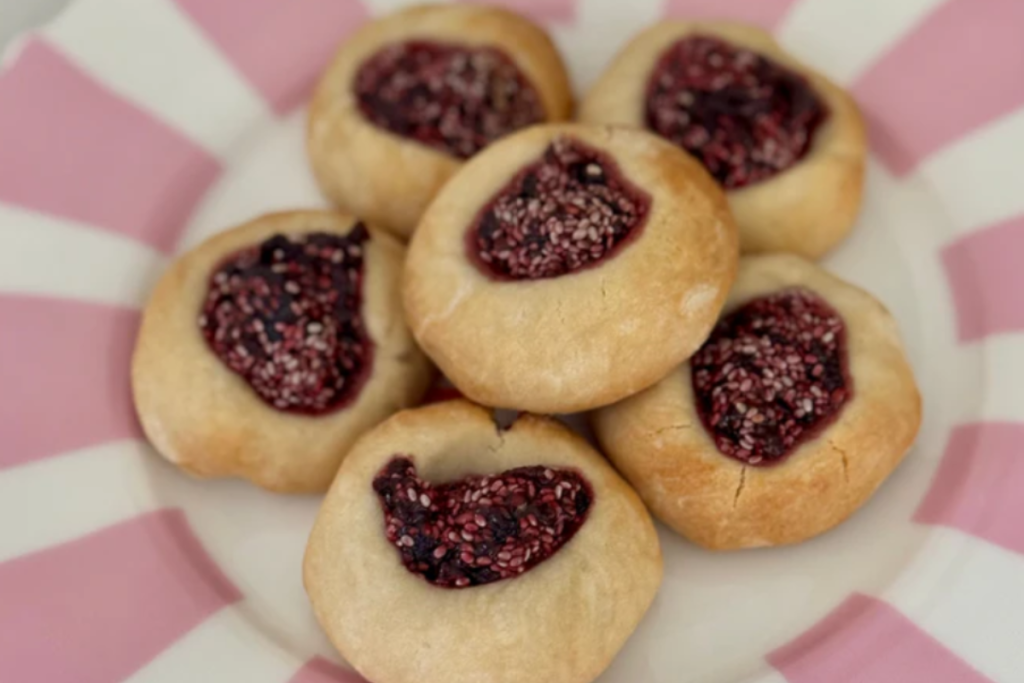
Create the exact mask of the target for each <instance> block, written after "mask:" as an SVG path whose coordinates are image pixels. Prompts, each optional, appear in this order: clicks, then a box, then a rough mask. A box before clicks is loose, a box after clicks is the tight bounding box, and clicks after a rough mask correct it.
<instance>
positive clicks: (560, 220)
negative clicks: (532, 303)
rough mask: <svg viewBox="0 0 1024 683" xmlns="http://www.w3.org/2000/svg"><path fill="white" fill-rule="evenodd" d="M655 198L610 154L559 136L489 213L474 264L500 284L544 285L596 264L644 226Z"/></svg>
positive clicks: (471, 241)
mask: <svg viewBox="0 0 1024 683" xmlns="http://www.w3.org/2000/svg"><path fill="white" fill-rule="evenodd" d="M650 203H651V200H650V196H649V195H648V194H647V193H646V192H644V191H643V190H641V189H640V188H638V187H635V186H634V185H633V184H632V183H630V182H629V181H628V180H627V179H626V178H625V177H624V176H623V174H622V173H621V172H620V171H619V168H618V164H616V163H615V161H614V160H613V159H612V158H611V157H609V156H608V155H607V154H605V153H604V152H601V151H600V150H597V149H594V148H592V147H590V146H588V145H586V144H584V143H582V142H580V141H579V140H575V139H572V138H570V137H559V138H556V139H555V140H554V141H553V142H552V143H551V144H550V145H549V146H548V148H547V149H546V150H545V152H544V154H543V156H542V157H541V158H540V159H539V160H538V161H536V162H534V163H532V164H530V165H528V166H526V167H525V168H524V169H522V170H521V171H520V172H519V173H518V174H517V175H516V176H515V177H514V178H513V179H512V180H511V181H510V182H509V183H508V184H507V185H506V186H505V187H504V188H502V189H501V190H499V191H498V193H497V195H496V196H495V197H494V198H493V199H492V200H491V202H490V203H489V204H488V205H487V206H485V207H484V208H483V210H482V211H481V212H480V214H479V216H478V217H477V219H476V222H475V223H474V225H473V226H472V227H471V228H470V230H469V232H468V233H467V248H468V251H469V255H470V258H471V260H472V261H473V262H474V263H476V265H477V267H478V268H479V269H480V270H481V271H482V272H483V273H485V274H487V275H489V276H491V277H494V278H496V279H499V280H538V279H542V278H551V277H558V276H560V275H565V274H567V273H572V272H574V271H577V270H580V269H582V268H587V267H590V266H594V265H596V264H597V263H599V262H601V261H602V260H604V259H606V258H608V257H610V256H612V255H613V254H614V253H616V252H617V251H618V250H619V249H620V248H622V247H623V246H624V245H625V244H626V243H627V242H628V241H629V240H630V239H632V238H635V237H636V236H637V235H638V234H639V233H640V231H641V230H642V228H643V224H644V221H645V219H646V218H647V213H648V210H649V209H650Z"/></svg>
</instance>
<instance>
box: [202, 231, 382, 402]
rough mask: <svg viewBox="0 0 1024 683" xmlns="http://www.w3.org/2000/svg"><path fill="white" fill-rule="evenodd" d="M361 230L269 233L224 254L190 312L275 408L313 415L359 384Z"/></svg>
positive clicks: (364, 364) (366, 365)
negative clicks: (199, 308) (202, 296)
mask: <svg viewBox="0 0 1024 683" xmlns="http://www.w3.org/2000/svg"><path fill="white" fill-rule="evenodd" d="M368 239H369V233H368V232H367V230H366V227H365V226H364V225H362V224H361V223H360V224H357V225H356V226H354V227H353V228H352V230H351V231H350V232H349V233H348V234H347V235H336V234H331V233H323V232H310V233H306V234H303V235H287V236H286V235H274V236H273V237H271V238H270V239H268V240H266V241H265V242H263V243H262V244H259V245H257V246H254V247H251V248H248V249H244V250H242V251H240V252H238V253H236V254H233V255H232V256H230V257H228V258H227V259H225V260H224V261H223V262H222V263H221V264H220V265H219V266H218V267H217V268H216V269H215V270H214V271H213V273H212V275H211V276H210V281H209V285H208V289H207V293H206V299H205V300H204V302H203V307H202V312H201V313H200V315H199V328H200V330H201V331H202V334H203V336H204V337H205V338H206V341H207V342H208V344H209V346H210V348H211V349H212V350H213V352H214V353H215V354H216V355H217V357H218V358H220V359H221V361H223V362H224V364H225V365H227V366H228V367H229V368H231V370H233V371H234V372H236V373H238V374H239V375H241V376H242V377H243V378H244V379H245V381H246V382H247V383H248V384H249V386H251V387H252V389H253V390H254V391H255V392H256V394H257V395H258V396H259V397H260V398H262V399H263V400H264V401H265V402H266V403H268V404H270V405H271V406H273V407H274V408H277V409H279V410H283V411H288V412H294V413H305V414H312V415H317V414H321V413H325V412H328V411H331V410H336V409H339V408H341V407H343V406H345V405H347V404H348V403H350V402H351V401H352V400H353V399H354V398H355V397H356V395H357V394H358V393H359V390H360V389H361V387H362V385H363V383H364V381H365V379H366V377H367V375H368V374H369V372H370V367H371V364H372V362H373V343H372V341H371V340H370V336H369V334H368V333H367V330H366V324H365V322H364V321H363V317H362V313H361V311H362V287H363V258H364V249H365V243H366V241H367V240H368Z"/></svg>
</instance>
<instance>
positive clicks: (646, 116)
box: [580, 21, 867, 259]
mask: <svg viewBox="0 0 1024 683" xmlns="http://www.w3.org/2000/svg"><path fill="white" fill-rule="evenodd" d="M580 119H581V120H582V121H589V122H594V123H617V124H625V125H631V126H638V127H643V128H646V129H648V130H651V131H654V132H656V133H658V134H659V135H661V136H663V137H665V138H666V139H668V140H671V141H672V142H673V143H674V144H676V145H678V146H679V147H680V148H682V149H684V150H686V151H687V152H689V153H690V154H692V155H693V156H694V157H695V158H697V159H699V160H700V161H701V163H703V164H704V166H705V167H706V168H707V169H708V171H709V172H710V173H711V174H712V176H714V177H715V179H716V180H717V181H718V182H719V183H720V184H721V185H722V187H723V188H724V189H725V192H726V196H727V197H728V198H729V205H730V207H731V208H732V211H733V215H734V216H735V217H736V222H737V224H738V225H739V229H740V246H741V247H742V249H743V251H744V252H747V253H757V252H774V251H785V252H792V253H796V254H800V255H803V256H805V257H807V258H812V259H813V258H818V257H820V256H821V255H822V254H824V253H825V252H827V251H828V250H829V249H831V248H832V247H833V246H835V245H836V244H838V243H839V242H840V241H841V240H842V239H843V238H844V237H845V236H846V235H847V233H848V232H849V231H850V228H851V227H852V226H853V224H854V222H855V220H856V218H857V214H858V212H859V209H860V204H861V194H862V186H863V182H864V164H865V157H866V153H867V143H866V135H865V130H864V123H863V121H862V119H861V115H860V112H859V110H858V108H857V105H856V103H855V102H854V100H853V98H852V97H851V96H850V95H849V94H848V93H847V92H845V91H844V90H843V89H842V88H840V87H839V86H838V85H836V84H834V83H832V82H831V81H830V80H828V79H827V78H826V77H825V76H823V75H821V74H820V73H818V72H816V71H814V70H813V69H811V68H810V67H808V66H806V65H804V64H802V63H801V62H799V61H798V60H796V59H795V58H794V57H792V56H790V55H789V54H787V53H786V52H785V51H784V50H783V49H782V48H781V47H780V46H779V45H778V44H777V43H776V42H775V40H774V39H773V38H772V37H771V35H769V34H768V33H767V32H765V31H763V30H761V29H759V28H756V27H753V26H748V25H745V24H739V23H732V22H686V21H664V22H661V23H659V24H656V25H655V26H653V27H651V28H650V29H648V30H646V31H644V32H642V33H641V34H639V35H638V36H636V38H634V39H633V40H632V41H631V42H630V43H629V44H628V45H627V46H626V47H625V48H624V49H623V50H622V52H621V53H620V54H619V55H618V56H617V57H616V58H615V60H614V61H613V63H612V64H611V66H610V67H609V68H608V69H607V70H606V71H605V73H604V75H603V76H602V77H601V78H600V79H599V81H598V82H597V84H596V85H594V86H593V88H592V89H591V90H590V92H589V93H588V94H587V96H586V98H585V99H584V101H583V103H582V104H581V106H580Z"/></svg>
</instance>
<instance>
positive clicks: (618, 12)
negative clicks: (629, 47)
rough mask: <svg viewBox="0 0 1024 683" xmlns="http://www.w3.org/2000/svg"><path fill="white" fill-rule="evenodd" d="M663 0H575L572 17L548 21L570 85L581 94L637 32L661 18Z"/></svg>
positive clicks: (548, 27)
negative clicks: (625, 0)
mask: <svg viewBox="0 0 1024 683" xmlns="http://www.w3.org/2000/svg"><path fill="white" fill-rule="evenodd" d="M663 5H664V2H663V0H631V2H629V3H628V9H627V3H617V2H608V0H578V3H577V7H576V21H574V22H572V23H571V24H569V25H563V24H551V25H548V26H547V27H546V28H547V29H548V30H549V31H550V32H551V34H552V36H553V37H554V39H555V42H556V43H557V45H558V48H559V51H560V52H561V53H562V56H563V58H564V59H565V60H566V63H567V65H568V67H569V74H570V76H571V78H572V83H573V86H574V88H575V90H576V92H577V93H580V96H581V97H582V96H583V94H585V92H586V88H589V87H590V86H591V85H592V84H593V83H594V81H596V80H597V78H598V76H600V75H601V73H602V72H603V71H604V70H605V69H606V68H607V67H608V65H609V64H611V61H612V59H614V58H615V55H616V54H617V53H618V51H619V50H620V49H621V48H622V47H624V46H625V45H626V43H627V42H629V41H631V40H632V39H633V38H634V37H635V35H636V34H637V33H639V32H640V31H643V30H644V29H646V28H648V27H650V25H651V24H653V23H654V22H656V21H657V20H658V19H660V18H661V15H662V10H663V7H662V6H663Z"/></svg>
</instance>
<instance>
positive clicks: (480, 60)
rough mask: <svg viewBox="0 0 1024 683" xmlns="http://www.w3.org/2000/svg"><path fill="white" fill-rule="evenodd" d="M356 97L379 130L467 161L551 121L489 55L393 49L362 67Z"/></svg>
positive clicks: (503, 63)
mask: <svg viewBox="0 0 1024 683" xmlns="http://www.w3.org/2000/svg"><path fill="white" fill-rule="evenodd" d="M355 95H356V99H357V101H358V102H359V109H360V111H362V113H363V115H364V116H365V117H366V118H367V119H369V120H370V121H371V122H373V123H374V124H375V125H377V126H380V127H381V128H384V129H385V130H389V131H391V132H392V133H394V134H396V135H401V136H403V137H406V138H411V139H413V140H416V141H417V142H420V143H422V144H424V145H427V146H428V147H432V148H434V149H437V150H440V151H442V152H446V153H448V154H451V155H453V156H455V157H458V158H460V159H468V158H469V157H471V156H473V155H474V154H476V153H477V152H479V151H480V150H481V149H483V148H484V147H486V146H487V145H488V144H490V143H491V142H493V141H494V140H496V139H498V138H500V137H502V136H503V135H506V134H508V133H511V132H512V131H514V130H517V129H519V128H525V127H526V126H529V125H532V124H534V123H539V122H540V121H542V120H543V119H544V108H543V106H542V105H541V101H540V96H539V95H538V94H537V91H536V90H534V88H533V86H532V85H530V83H529V81H527V80H526V77H525V76H524V75H523V73H522V72H521V71H520V70H519V68H518V67H517V66H516V65H515V63H514V62H513V61H512V60H511V59H509V57H508V56H507V55H505V54H504V53H503V52H501V51H500V50H496V49H494V48H490V47H481V48H469V47H459V46H455V45H445V44H441V43H432V42H426V41H419V40H414V41H409V42H405V43H396V44H393V45H389V46H387V47H385V48H384V49H382V50H380V51H379V52H377V53H376V54H374V55H373V56H371V57H370V58H369V59H367V60H366V61H365V62H364V63H363V65H362V66H361V67H359V71H358V73H357V74H356V78H355Z"/></svg>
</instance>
